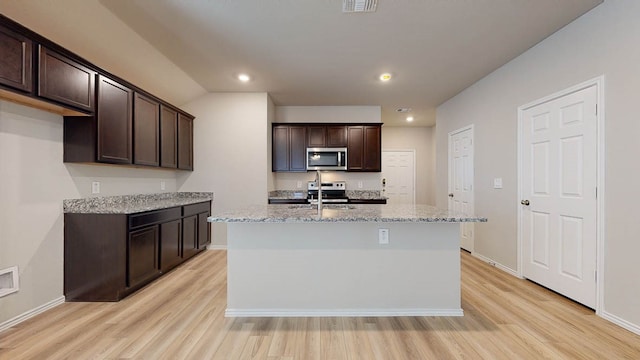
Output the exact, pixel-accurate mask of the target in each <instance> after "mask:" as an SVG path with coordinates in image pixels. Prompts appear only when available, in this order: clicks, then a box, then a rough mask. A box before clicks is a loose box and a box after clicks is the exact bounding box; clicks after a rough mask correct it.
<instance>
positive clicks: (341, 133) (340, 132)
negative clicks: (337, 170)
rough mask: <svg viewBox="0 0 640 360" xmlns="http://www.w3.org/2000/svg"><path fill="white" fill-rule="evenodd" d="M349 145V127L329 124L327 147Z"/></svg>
mask: <svg viewBox="0 0 640 360" xmlns="http://www.w3.org/2000/svg"><path fill="white" fill-rule="evenodd" d="M345 146H347V127H346V126H345V125H327V147H345Z"/></svg>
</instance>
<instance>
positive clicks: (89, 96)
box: [38, 45, 96, 112]
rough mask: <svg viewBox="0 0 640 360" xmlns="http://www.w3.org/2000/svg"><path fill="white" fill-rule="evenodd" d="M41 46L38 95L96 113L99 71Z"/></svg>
mask: <svg viewBox="0 0 640 360" xmlns="http://www.w3.org/2000/svg"><path fill="white" fill-rule="evenodd" d="M39 49H40V51H39V62H38V68H39V69H38V73H39V75H40V76H39V78H38V82H39V86H38V96H40V97H43V98H46V99H49V100H54V101H57V102H59V103H62V104H66V105H69V106H73V107H75V108H78V109H81V110H85V111H89V112H93V110H94V103H95V100H94V99H95V77H96V73H95V72H94V71H93V70H90V69H89V68H87V67H85V66H83V65H81V64H79V63H77V62H75V61H73V60H71V59H69V58H67V57H66V56H64V55H61V54H58V53H56V52H55V51H53V50H49V49H47V48H46V47H44V46H42V45H40V47H39Z"/></svg>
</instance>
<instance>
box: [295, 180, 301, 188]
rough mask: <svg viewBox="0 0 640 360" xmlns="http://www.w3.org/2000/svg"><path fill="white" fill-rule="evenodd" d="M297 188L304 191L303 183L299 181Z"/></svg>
mask: <svg viewBox="0 0 640 360" xmlns="http://www.w3.org/2000/svg"><path fill="white" fill-rule="evenodd" d="M296 188H298V189H302V181H298V183H296Z"/></svg>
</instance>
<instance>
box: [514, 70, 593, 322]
mask: <svg viewBox="0 0 640 360" xmlns="http://www.w3.org/2000/svg"><path fill="white" fill-rule="evenodd" d="M594 85H595V86H596V93H597V99H596V106H597V113H596V121H597V123H598V124H597V132H598V133H597V136H596V142H597V144H596V147H597V159H596V162H597V165H596V171H597V174H596V189H597V197H596V218H597V219H596V227H597V230H596V308H595V310H596V314H599V315H600V314H601V312H602V310H603V306H604V269H605V267H604V255H603V254H604V248H605V236H604V234H605V232H604V224H605V221H604V215H605V213H604V199H605V187H604V169H605V166H604V161H605V151H604V149H605V144H604V140H605V138H604V117H605V116H604V114H605V111H604V75H602V76H599V77H596V78H594V79H591V80H588V81H585V82H583V83H581V84H578V85H575V86H572V87H570V88H567V89H564V90H561V91H558V92H556V93H554V94H551V95H549V96H545V97H543V98H541V99H538V100H535V101H533V102H530V103H528V104H525V105H522V106H519V107H518V200H517V201H518V202H519V201H520V200H521V199H523V197H522V190H523V184H522V181H523V178H522V174H523V169H522V160H523V159H522V153H523V151H522V145H523V144H522V122H523V120H524V111H525V110H527V109H529V108H532V107H534V106H537V105H540V104H543V103H546V102H548V101H551V100H555V99H557V98H560V97H563V96H565V95H568V94H571V93H574V92H577V91H580V90H583V89H586V88H588V87H591V86H594ZM522 242H523V240H522V207H521V206H518V276H519V277H521V278H524V274H523V265H522V264H523V249H522Z"/></svg>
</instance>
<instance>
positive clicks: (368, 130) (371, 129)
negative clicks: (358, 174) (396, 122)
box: [363, 126, 382, 172]
mask: <svg viewBox="0 0 640 360" xmlns="http://www.w3.org/2000/svg"><path fill="white" fill-rule="evenodd" d="M381 150H382V149H381V127H380V126H365V127H364V169H363V170H364V171H371V172H380V171H381V170H382V167H381V157H382V153H381Z"/></svg>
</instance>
